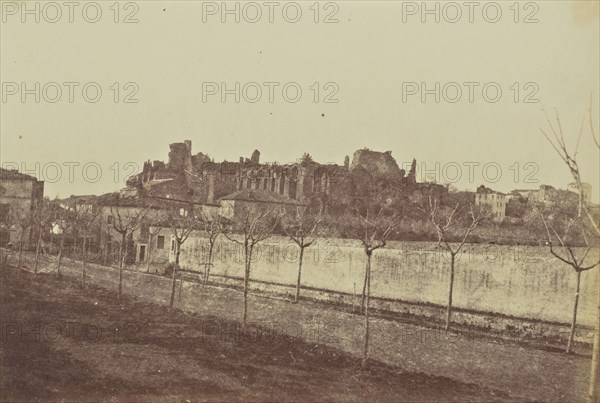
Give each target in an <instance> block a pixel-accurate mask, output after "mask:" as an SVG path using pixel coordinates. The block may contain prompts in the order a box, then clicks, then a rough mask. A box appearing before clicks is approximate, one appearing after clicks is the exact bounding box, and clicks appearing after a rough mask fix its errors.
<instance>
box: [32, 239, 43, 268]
mask: <svg viewBox="0 0 600 403" xmlns="http://www.w3.org/2000/svg"><path fill="white" fill-rule="evenodd" d="M41 243H42V229H41V228H40V229H38V237H37V243H36V245H35V265H34V266H33V272H34V273H35V274H37V270H38V263H39V261H40V244H41Z"/></svg>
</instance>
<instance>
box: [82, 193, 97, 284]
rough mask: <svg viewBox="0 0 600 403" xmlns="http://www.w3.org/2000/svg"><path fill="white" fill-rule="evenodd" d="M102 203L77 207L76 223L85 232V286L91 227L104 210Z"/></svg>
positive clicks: (83, 276) (83, 282) (83, 277)
mask: <svg viewBox="0 0 600 403" xmlns="http://www.w3.org/2000/svg"><path fill="white" fill-rule="evenodd" d="M102 208H103V206H102V205H99V204H98V203H96V202H92V203H89V204H86V205H79V206H77V207H76V209H77V217H76V219H77V222H76V225H77V227H78V228H79V229H81V231H82V233H83V256H82V257H83V265H82V268H81V286H82V287H84V286H85V276H86V269H87V263H88V247H89V245H88V244H89V241H88V238H89V236H90V228H91V227H92V224H93V223H94V221H95V220H96V218H97V217H98V216H99V215H100V213H101V212H102Z"/></svg>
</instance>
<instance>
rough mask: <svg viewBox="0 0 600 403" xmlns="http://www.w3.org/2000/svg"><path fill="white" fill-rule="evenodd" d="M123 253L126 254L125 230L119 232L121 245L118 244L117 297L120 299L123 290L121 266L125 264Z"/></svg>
mask: <svg viewBox="0 0 600 403" xmlns="http://www.w3.org/2000/svg"><path fill="white" fill-rule="evenodd" d="M125 255H127V232H124V233H123V234H121V245H120V246H119V293H118V294H117V299H121V293H122V292H123V266H125Z"/></svg>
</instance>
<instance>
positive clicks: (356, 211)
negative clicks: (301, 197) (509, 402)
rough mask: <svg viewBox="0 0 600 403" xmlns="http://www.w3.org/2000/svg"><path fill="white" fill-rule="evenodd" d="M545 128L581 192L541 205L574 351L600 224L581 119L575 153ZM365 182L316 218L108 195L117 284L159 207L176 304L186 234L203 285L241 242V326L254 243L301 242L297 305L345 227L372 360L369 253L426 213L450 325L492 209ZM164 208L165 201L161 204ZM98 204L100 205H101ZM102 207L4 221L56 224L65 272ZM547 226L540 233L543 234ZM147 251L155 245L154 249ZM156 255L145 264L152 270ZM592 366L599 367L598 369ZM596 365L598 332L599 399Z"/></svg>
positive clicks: (59, 209) (50, 209)
mask: <svg viewBox="0 0 600 403" xmlns="http://www.w3.org/2000/svg"><path fill="white" fill-rule="evenodd" d="M589 119H590V129H591V132H592V138H593V139H594V144H595V145H596V147H598V148H599V149H600V145H599V141H598V139H597V137H596V135H595V132H594V128H593V124H592V111H591V107H590V111H589ZM547 122H548V125H549V132H546V131H544V130H542V132H543V133H544V135H545V136H546V138H547V139H548V141H549V142H550V144H552V146H553V147H554V149H555V150H556V152H557V153H558V154H559V155H560V157H561V159H562V160H563V162H564V163H565V164H566V165H567V167H568V169H569V171H570V173H571V175H572V176H573V178H574V180H575V184H576V186H577V188H578V190H579V201H578V208H577V211H576V213H575V214H573V211H572V209H570V210H569V211H565V210H564V209H561V206H560V205H558V206H557V205H550V206H548V205H544V204H540V205H538V206H537V217H539V219H540V220H538V221H541V223H542V224H543V227H542V228H543V232H545V234H546V237H545V242H546V244H547V245H548V248H549V252H550V254H551V255H552V256H554V257H555V258H556V259H557V260H558V261H560V262H562V263H564V264H566V265H568V266H569V267H572V268H573V269H574V271H575V273H576V290H575V297H574V303H573V315H572V321H571V329H570V334H569V339H568V343H567V348H566V351H567V352H570V351H571V350H572V346H573V342H574V336H575V330H576V321H577V309H578V304H579V294H580V285H581V274H582V272H584V271H587V270H591V269H592V268H594V267H596V266H597V265H598V264H600V262H598V261H595V260H592V259H596V257H595V256H594V254H593V253H592V254H590V252H591V251H592V249H593V248H594V247H597V246H598V241H599V240H600V229H599V225H598V218H599V217H598V216H599V214H598V211H597V209H596V210H594V208H593V206H591V205H590V204H589V203H587V202H586V198H585V197H584V190H585V189H584V187H583V185H582V179H581V173H580V170H579V165H578V163H577V152H578V148H579V144H580V142H581V138H582V133H583V124H582V127H581V130H580V132H579V137H578V138H577V145H576V146H575V150H574V151H573V152H570V151H569V149H568V147H567V145H566V143H565V138H564V135H563V131H562V126H561V123H560V119H559V118H558V114H557V116H556V123H554V122H551V121H550V119H547ZM357 184H358V186H359V188H362V189H363V191H364V192H363V193H362V194H363V195H364V196H362V197H357V198H356V199H355V200H353V201H352V202H351V203H349V210H350V211H351V212H352V213H351V214H347V215H345V216H343V217H341V218H340V217H338V218H332V217H325V216H324V215H323V214H322V210H321V211H320V212H318V213H316V214H311V213H310V212H309V211H308V210H307V209H305V208H303V209H300V208H297V207H293V208H291V209H288V208H286V207H284V208H283V209H269V208H256V207H255V208H246V209H240V210H239V211H237V212H236V214H235V215H234V216H233V217H230V219H227V218H224V217H221V216H219V215H217V216H206V215H204V214H203V213H202V212H197V211H194V206H193V205H185V203H183V204H182V203H179V204H174V205H173V204H172V203H171V205H167V206H166V205H165V204H164V203H162V205H160V206H159V205H156V204H154V205H153V203H152V202H150V203H149V204H147V205H145V206H143V207H138V208H133V209H132V208H125V207H122V206H121V205H120V199H119V198H118V197H116V198H115V199H113V200H110V203H108V204H107V205H108V207H109V209H110V215H111V217H112V227H113V229H114V230H115V231H116V232H117V233H119V234H120V237H121V239H120V243H119V283H118V296H119V298H120V296H121V294H122V278H123V269H124V267H125V259H126V255H127V253H128V251H127V245H128V242H127V239H128V237H130V236H131V235H132V234H133V232H134V231H136V230H138V229H140V227H141V226H142V225H144V223H145V221H148V220H147V218H148V217H147V216H148V215H149V212H150V211H151V210H152V209H153V208H156V210H158V211H161V216H160V217H156V216H155V217H154V219H153V220H152V222H153V227H151V228H150V229H149V230H148V236H149V238H150V244H152V239H153V237H155V236H156V235H157V234H158V232H159V231H160V230H161V229H162V228H170V230H171V233H172V235H173V237H172V238H173V240H174V242H175V245H174V246H175V264H174V267H173V271H172V273H171V275H172V287H171V297H170V306H173V304H174V296H175V289H176V281H177V273H178V270H179V266H180V265H179V260H180V252H181V246H182V245H183V244H184V243H185V241H186V240H187V239H188V237H189V236H190V234H191V233H192V231H195V230H197V231H204V232H205V234H206V235H207V238H208V240H209V253H208V261H207V262H206V263H205V272H204V278H203V283H204V284H207V282H208V280H209V275H210V268H211V266H212V253H213V250H214V246H215V242H216V240H217V238H218V237H219V236H220V235H224V236H225V237H226V238H227V239H229V240H230V241H231V242H234V243H236V244H238V245H240V246H241V247H242V250H243V254H244V279H243V301H244V302H243V310H242V327H243V328H245V326H246V322H247V317H248V291H249V282H250V275H251V265H252V257H253V253H254V252H255V250H256V248H257V246H258V245H259V244H260V243H261V242H263V241H265V240H266V239H268V238H269V237H270V236H271V235H272V234H273V233H275V232H276V231H277V230H279V231H281V230H282V231H283V232H284V233H285V234H287V235H288V236H289V238H290V239H291V240H292V241H293V242H294V243H296V245H297V246H298V248H299V260H298V262H299V263H298V276H297V282H296V290H295V295H294V298H293V302H298V300H299V297H300V289H301V276H302V262H303V256H304V250H305V249H306V248H308V247H310V246H311V245H312V244H313V242H314V241H315V239H316V238H317V237H319V236H321V235H322V234H323V233H324V232H325V231H327V230H329V229H330V228H328V227H332V226H333V227H335V228H336V229H338V230H341V232H342V235H343V236H345V237H348V238H353V239H357V240H359V241H360V242H361V243H362V246H363V250H364V252H365V257H366V259H365V268H364V282H363V292H362V296H361V304H360V312H361V313H362V314H363V315H364V317H365V333H364V334H365V337H364V349H363V358H362V365H363V367H366V366H367V360H368V350H369V303H370V297H371V276H372V272H373V267H372V256H373V253H374V252H375V251H376V250H377V249H380V248H384V247H385V246H386V243H387V241H388V238H389V237H390V236H392V234H393V233H394V231H395V230H396V228H397V227H398V225H399V224H400V223H401V222H402V221H403V219H404V218H405V217H408V216H411V215H413V214H415V213H418V214H420V216H421V217H425V218H426V220H427V222H428V223H429V225H430V226H431V227H432V228H433V230H434V233H435V234H436V237H437V240H438V246H439V248H441V249H443V250H444V251H446V252H447V253H448V254H449V255H450V264H449V271H450V273H449V284H448V302H447V307H446V315H445V327H446V329H449V328H450V324H451V315H452V306H453V292H454V278H455V271H456V267H455V266H456V260H457V259H456V258H457V256H458V255H459V254H460V252H461V251H462V249H463V247H464V245H465V244H466V243H467V242H468V241H469V236H470V235H471V234H473V232H474V231H475V230H476V229H477V227H478V226H480V224H481V223H482V222H486V221H489V220H490V218H491V217H490V214H489V211H488V210H487V208H485V207H482V206H481V205H480V206H476V205H475V204H474V203H473V200H472V195H469V194H467V193H460V192H449V193H448V192H446V193H444V192H442V193H435V192H430V193H429V194H426V195H421V196H416V197H415V196H411V197H412V198H411V199H410V200H409V199H407V196H406V195H403V194H401V192H399V191H398V189H396V188H395V187H394V186H386V183H385V181H380V180H378V179H377V178H374V177H370V176H369V175H364V174H363V176H362V177H360V175H359V179H358V181H357ZM159 204H160V203H159ZM98 207H100V208H98ZM101 210H102V206H96V207H95V208H89V206H88V207H87V208H83V207H81V206H78V205H77V203H68V202H67V203H66V205H62V206H57V205H56V203H51V202H45V203H44V204H42V205H40V206H38V207H37V208H36V209H33V210H31V211H18V209H16V210H15V211H16V214H12V215H8V216H9V218H7V219H9V220H13V221H16V222H12V221H11V222H10V223H5V224H6V225H8V226H9V227H10V226H11V225H13V224H14V225H16V226H18V227H19V228H20V229H21V234H23V233H25V230H26V229H27V228H29V227H32V226H37V227H38V228H39V229H42V228H44V227H46V226H48V225H49V224H52V225H54V226H55V227H56V226H57V227H58V228H59V229H60V233H61V241H60V246H59V253H58V269H57V273H59V274H60V265H61V260H62V254H63V246H64V235H65V234H66V233H68V232H69V231H73V230H74V229H75V228H78V229H80V230H82V231H83V233H84V237H83V238H84V243H85V242H86V239H87V234H88V233H89V230H90V228H91V226H92V224H93V222H94V220H95V219H96V218H97V217H98V214H99V211H101ZM540 232H541V231H540ZM41 239H42V231H41V230H40V231H38V240H37V246H36V263H35V271H37V264H38V257H39V253H40V242H41ZM22 245H23V242H22V241H21V242H20V243H19V257H18V264H19V265H20V264H21V258H22ZM83 250H84V253H83V270H82V277H81V279H82V284H84V283H85V276H86V272H85V270H86V263H87V253H86V252H85V251H86V245H85V244H84V247H83ZM149 253H150V250H149ZM149 264H150V258H148V260H147V265H148V266H147V268H149ZM594 371H595V372H594ZM597 371H598V331H596V335H595V339H594V357H593V369H592V382H591V383H590V395H593V396H597V384H596V383H594V382H593V380H594V378H595V377H596V376H597V375H594V374H597Z"/></svg>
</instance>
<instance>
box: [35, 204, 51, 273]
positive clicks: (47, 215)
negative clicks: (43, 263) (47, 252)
mask: <svg viewBox="0 0 600 403" xmlns="http://www.w3.org/2000/svg"><path fill="white" fill-rule="evenodd" d="M52 210H53V206H52V205H51V202H50V201H49V200H42V202H41V203H40V204H38V205H37V207H36V209H35V210H34V219H33V220H34V223H35V227H36V229H37V240H36V245H35V265H34V267H33V272H34V273H36V274H37V271H38V265H39V260H40V249H41V245H42V240H43V239H42V238H43V234H44V231H47V230H48V225H49V224H50V223H51V222H52V219H53V214H52V212H53V211H52Z"/></svg>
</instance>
